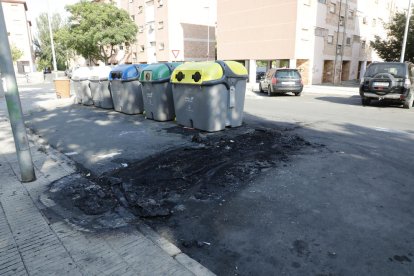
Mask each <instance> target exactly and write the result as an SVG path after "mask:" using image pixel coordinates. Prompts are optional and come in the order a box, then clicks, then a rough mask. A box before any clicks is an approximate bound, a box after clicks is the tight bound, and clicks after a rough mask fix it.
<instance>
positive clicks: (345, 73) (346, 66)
mask: <svg viewBox="0 0 414 276" xmlns="http://www.w3.org/2000/svg"><path fill="white" fill-rule="evenodd" d="M350 69H351V61H349V60H344V61H342V72H341V81H348V80H349V71H350Z"/></svg>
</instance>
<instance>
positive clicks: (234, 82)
mask: <svg viewBox="0 0 414 276" xmlns="http://www.w3.org/2000/svg"><path fill="white" fill-rule="evenodd" d="M171 82H172V90H173V99H174V107H175V114H176V121H177V123H178V124H180V125H183V126H186V127H191V128H197V129H200V130H204V131H209V132H213V131H219V130H223V129H224V128H225V127H226V126H228V127H237V126H240V125H241V124H242V121H243V110H244V97H245V93H246V82H247V70H246V68H245V67H244V66H243V65H242V64H240V63H238V62H235V61H211V62H210V61H207V62H189V63H184V64H182V65H180V66H178V67H177V68H175V70H174V72H173V73H172V75H171Z"/></svg>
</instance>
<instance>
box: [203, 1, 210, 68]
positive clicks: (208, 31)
mask: <svg viewBox="0 0 414 276" xmlns="http://www.w3.org/2000/svg"><path fill="white" fill-rule="evenodd" d="M204 8H205V9H207V60H209V59H210V6H209V4H207V6H205V7H204Z"/></svg>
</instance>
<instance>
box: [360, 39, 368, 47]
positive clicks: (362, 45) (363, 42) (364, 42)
mask: <svg viewBox="0 0 414 276" xmlns="http://www.w3.org/2000/svg"><path fill="white" fill-rule="evenodd" d="M366 46H367V42H366V41H365V40H361V48H362V49H365V47H366Z"/></svg>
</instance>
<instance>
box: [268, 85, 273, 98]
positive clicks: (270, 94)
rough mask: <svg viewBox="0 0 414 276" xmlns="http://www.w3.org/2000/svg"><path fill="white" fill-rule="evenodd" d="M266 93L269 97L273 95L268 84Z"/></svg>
mask: <svg viewBox="0 0 414 276" xmlns="http://www.w3.org/2000/svg"><path fill="white" fill-rule="evenodd" d="M267 95H268V96H269V97H271V96H272V95H273V93H272V89H271V86H270V85H269V87H268V88H267Z"/></svg>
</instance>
